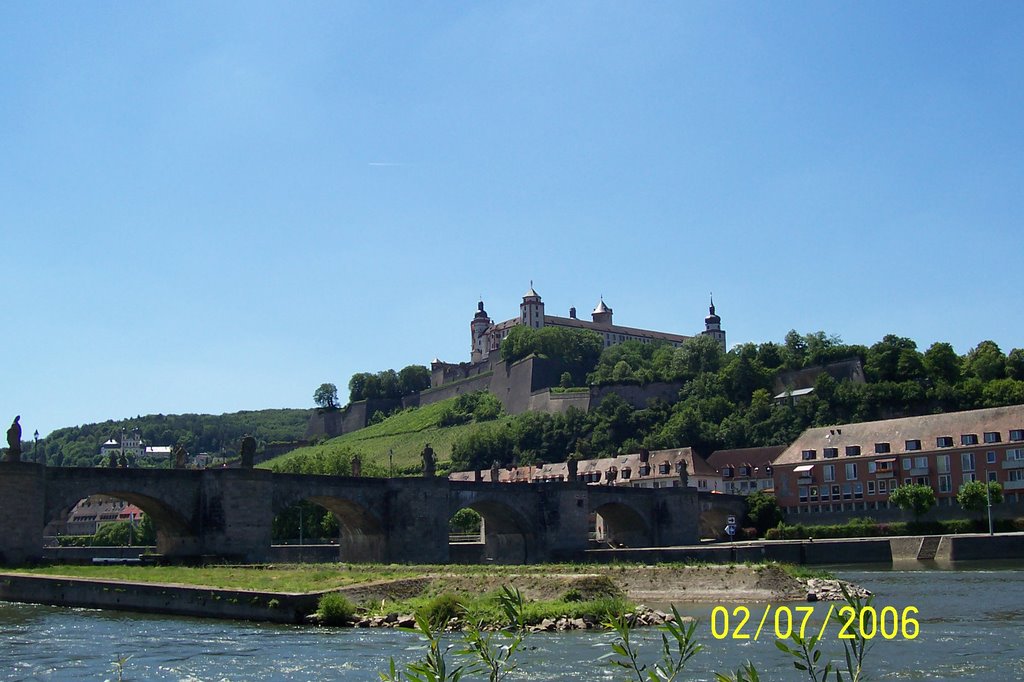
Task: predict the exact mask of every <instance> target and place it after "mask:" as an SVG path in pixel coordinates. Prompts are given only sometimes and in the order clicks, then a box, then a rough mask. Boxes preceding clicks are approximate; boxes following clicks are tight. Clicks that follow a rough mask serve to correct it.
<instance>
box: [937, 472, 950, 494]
mask: <svg viewBox="0 0 1024 682" xmlns="http://www.w3.org/2000/svg"><path fill="white" fill-rule="evenodd" d="M939 492H940V493H951V492H953V482H952V480H951V478H950V475H949V474H939Z"/></svg>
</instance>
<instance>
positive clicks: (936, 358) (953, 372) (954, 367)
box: [924, 343, 960, 384]
mask: <svg viewBox="0 0 1024 682" xmlns="http://www.w3.org/2000/svg"><path fill="white" fill-rule="evenodd" d="M924 369H925V371H926V372H927V373H928V378H929V379H931V380H932V382H933V383H936V384H938V383H947V384H955V383H957V382H958V381H960V357H959V356H958V355H957V354H956V351H954V350H953V346H951V345H949V344H948V343H933V344H932V345H931V346H929V347H928V350H926V351H925V352H924Z"/></svg>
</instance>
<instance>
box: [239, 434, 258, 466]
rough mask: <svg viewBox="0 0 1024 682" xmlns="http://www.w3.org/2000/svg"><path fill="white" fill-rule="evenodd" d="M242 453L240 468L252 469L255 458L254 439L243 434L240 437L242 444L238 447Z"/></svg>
mask: <svg viewBox="0 0 1024 682" xmlns="http://www.w3.org/2000/svg"><path fill="white" fill-rule="evenodd" d="M239 450H240V451H241V453H242V468H243V469H252V467H253V464H255V461H254V460H255V459H256V439H255V438H253V437H252V436H250V435H249V434H245V438H243V439H242V446H241V447H240V448H239Z"/></svg>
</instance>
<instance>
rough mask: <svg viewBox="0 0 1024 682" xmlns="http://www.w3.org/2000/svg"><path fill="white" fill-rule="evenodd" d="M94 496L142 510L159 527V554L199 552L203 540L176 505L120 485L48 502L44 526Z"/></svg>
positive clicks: (85, 490) (72, 493)
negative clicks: (198, 536)
mask: <svg viewBox="0 0 1024 682" xmlns="http://www.w3.org/2000/svg"><path fill="white" fill-rule="evenodd" d="M112 483H114V482H112ZM94 495H104V496H106V497H112V498H115V499H118V500H124V501H125V502H128V503H129V504H133V505H135V506H136V507H138V508H139V509H141V510H142V511H143V513H145V514H146V516H148V517H149V518H150V519H151V520H152V521H153V525H154V526H155V527H156V551H157V553H158V554H164V555H178V554H192V553H195V552H196V551H197V548H198V546H199V540H198V538H197V537H196V534H195V533H194V532H193V529H192V527H191V524H190V523H189V522H188V520H187V519H186V518H185V517H184V516H183V515H182V513H181V512H180V511H179V510H178V509H176V508H175V506H174V504H173V502H168V501H166V500H162V499H160V498H157V497H153V496H152V495H147V494H144V493H140V492H138V491H133V490H130V489H124V488H121V487H119V486H117V485H116V484H115V485H112V486H105V485H97V486H91V487H88V488H78V489H76V490H74V491H67V492H64V493H62V494H59V495H54V496H53V498H52V499H47V505H46V508H45V510H44V512H43V520H44V526H45V525H48V524H50V523H51V522H55V521H63V520H65V519H67V518H68V515H69V514H70V513H71V510H72V509H74V507H75V505H76V504H78V503H79V502H80V501H82V500H84V499H87V498H89V497H92V496H94Z"/></svg>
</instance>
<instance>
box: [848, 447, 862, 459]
mask: <svg viewBox="0 0 1024 682" xmlns="http://www.w3.org/2000/svg"><path fill="white" fill-rule="evenodd" d="M859 454H860V446H859V445H847V446H846V456H847V457H856V456H857V455H859Z"/></svg>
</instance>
